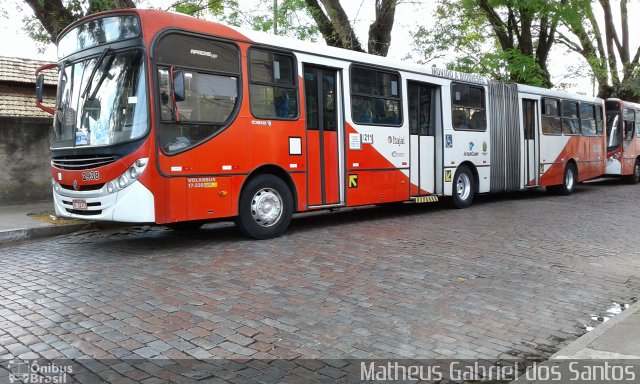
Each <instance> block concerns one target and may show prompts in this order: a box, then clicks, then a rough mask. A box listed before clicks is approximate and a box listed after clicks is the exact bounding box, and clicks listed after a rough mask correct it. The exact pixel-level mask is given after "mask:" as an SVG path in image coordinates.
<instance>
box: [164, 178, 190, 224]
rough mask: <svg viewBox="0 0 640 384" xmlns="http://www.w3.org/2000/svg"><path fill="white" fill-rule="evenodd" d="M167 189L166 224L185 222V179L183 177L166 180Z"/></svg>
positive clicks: (186, 209)
mask: <svg viewBox="0 0 640 384" xmlns="http://www.w3.org/2000/svg"><path fill="white" fill-rule="evenodd" d="M167 180H168V184H169V188H168V189H167V199H166V201H167V203H166V212H167V219H168V220H167V221H166V222H167V223H174V222H176V221H184V220H187V217H188V214H187V211H188V207H187V179H186V178H184V177H172V178H168V179H167Z"/></svg>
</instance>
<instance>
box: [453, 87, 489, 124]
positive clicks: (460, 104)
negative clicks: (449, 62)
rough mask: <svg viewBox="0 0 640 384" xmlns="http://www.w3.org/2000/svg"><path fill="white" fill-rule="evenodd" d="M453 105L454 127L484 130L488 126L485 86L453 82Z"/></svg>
mask: <svg viewBox="0 0 640 384" xmlns="http://www.w3.org/2000/svg"><path fill="white" fill-rule="evenodd" d="M451 105H452V108H451V121H452V124H453V128H454V129H464V130H474V131H484V130H485V129H486V128H487V119H486V112H485V107H484V105H485V104H484V88H483V87H476V86H473V85H468V84H459V83H452V84H451Z"/></svg>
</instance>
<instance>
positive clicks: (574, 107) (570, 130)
mask: <svg viewBox="0 0 640 384" xmlns="http://www.w3.org/2000/svg"><path fill="white" fill-rule="evenodd" d="M578 108H579V107H578V102H577V101H569V100H564V101H563V102H562V133H564V134H565V135H579V134H580V118H579V116H578Z"/></svg>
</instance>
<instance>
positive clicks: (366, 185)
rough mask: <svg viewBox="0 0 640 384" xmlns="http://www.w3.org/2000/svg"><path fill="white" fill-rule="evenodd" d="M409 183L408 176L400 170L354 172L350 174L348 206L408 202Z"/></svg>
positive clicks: (348, 176)
mask: <svg viewBox="0 0 640 384" xmlns="http://www.w3.org/2000/svg"><path fill="white" fill-rule="evenodd" d="M408 182H409V178H408V177H407V175H405V174H404V173H403V172H402V171H399V170H373V171H355V170H354V171H351V172H348V173H347V202H348V205H349V206H356V205H367V204H382V203H390V202H394V201H405V200H408V199H409V186H408Z"/></svg>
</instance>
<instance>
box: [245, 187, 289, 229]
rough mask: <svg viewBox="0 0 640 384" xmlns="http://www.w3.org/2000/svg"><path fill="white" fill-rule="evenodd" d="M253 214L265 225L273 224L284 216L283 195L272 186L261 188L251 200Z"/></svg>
mask: <svg viewBox="0 0 640 384" xmlns="http://www.w3.org/2000/svg"><path fill="white" fill-rule="evenodd" d="M251 215H252V216H253V219H254V220H255V221H256V223H258V224H260V225H262V226H263V227H270V226H272V225H273V224H275V223H277V222H278V220H279V219H280V217H281V216H282V197H280V194H279V193H278V192H277V191H275V190H273V189H270V188H263V189H261V190H259V191H258V192H256V194H255V195H254V196H253V200H252V201H251Z"/></svg>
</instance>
